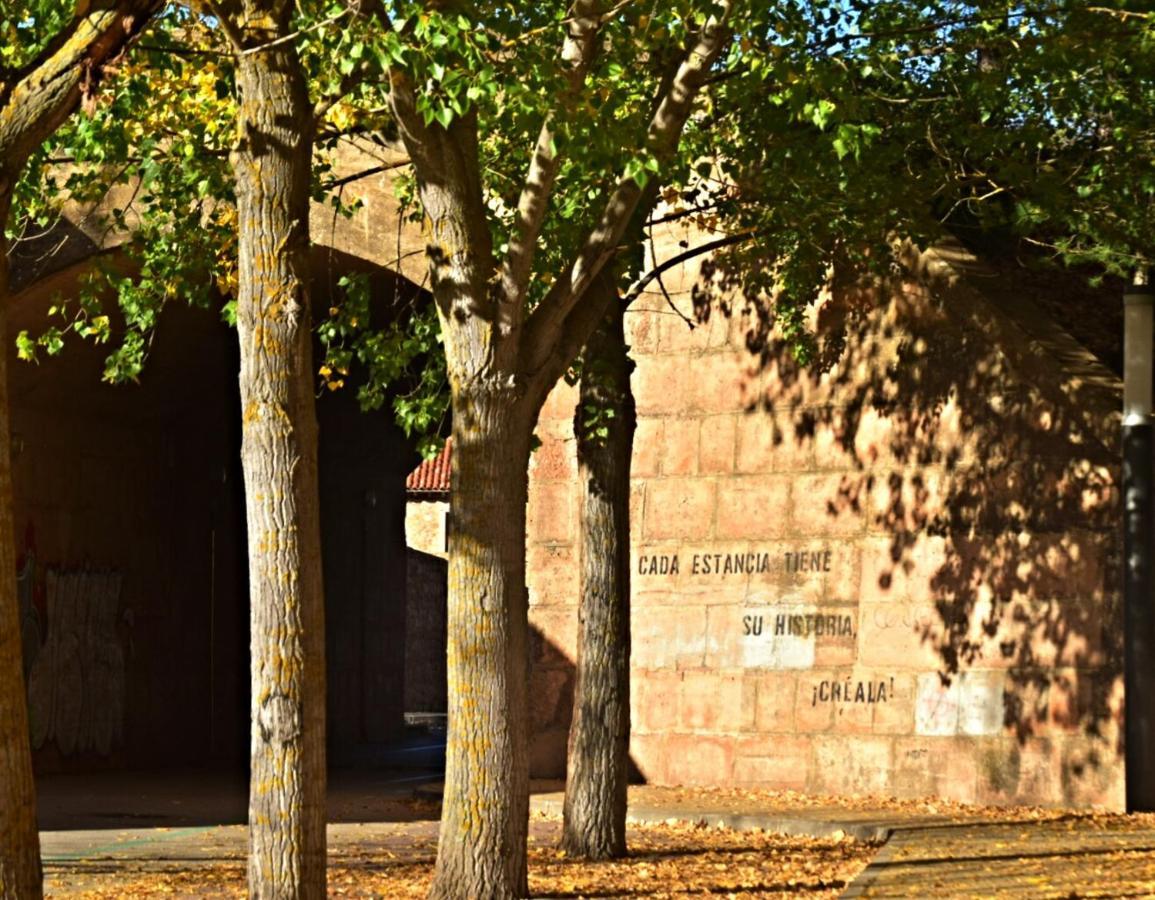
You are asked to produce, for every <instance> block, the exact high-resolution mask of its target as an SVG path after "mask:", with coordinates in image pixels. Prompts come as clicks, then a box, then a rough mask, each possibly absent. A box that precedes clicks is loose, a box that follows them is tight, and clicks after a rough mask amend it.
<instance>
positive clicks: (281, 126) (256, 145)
mask: <svg viewBox="0 0 1155 900" xmlns="http://www.w3.org/2000/svg"><path fill="white" fill-rule="evenodd" d="M290 13H291V6H290V5H287V4H281V3H261V2H259V0H251V2H246V3H245V8H244V18H243V19H242V23H241V24H242V28H243V30H244V32H245V34H246V36H247V37H248V39H249V40H251V41H252V43H253V44H254V45H262V46H263V45H267V44H270V42H272V41H275V40H276V39H277V38H279V37H283V36H284V35H286V34H288V33H289V30H290V29H289V16H290ZM250 23H251V27H249V24H250ZM237 82H238V88H239V91H240V105H239V117H240V143H239V147H238V150H237V152H236V154H235V157H234V161H233V165H234V171H235V175H236V183H237V211H238V218H239V276H240V277H239V284H240V289H239V295H238V298H237V333H238V337H239V340H240V350H241V371H240V388H241V410H242V418H243V435H244V436H243V443H242V451H241V455H242V461H243V464H244V475H245V505H246V512H247V518H248V541H249V548H248V549H249V594H250V604H251V609H250V620H251V628H252V631H251V653H252V659H251V665H252V698H251V703H252V723H251V729H252V743H251V754H252V755H251V767H250V776H249V777H250V785H249V893H250V895H251V896H253V897H270V898H287V897H294V898H307V897H323V896H325V659H324V650H325V643H324V600H323V594H322V581H321V548H320V522H319V508H318V488H317V423H316V412H315V409H314V398H313V371H312V358H311V357H312V352H311V329H310V308H309V294H308V283H309V282H308V277H309V276H308V253H309V225H308V214H309V178H310V167H311V161H312V141H311V135H312V133H313V122H312V110H311V107H310V106H309V102H308V92H307V87H306V83H305V79H304V74H303V72H302V69H301V66H300V62H299V60H298V58H297V54H296V50H295V49H294V47H293V44H292V42H290V41H286V42H281V43H278V44H276V45H275V46H273V47H270V48H267V49H261V50H251V51H250V52H248V53H245V54H243V55H240V56H239V58H238V66H237Z"/></svg>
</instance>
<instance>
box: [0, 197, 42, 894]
mask: <svg viewBox="0 0 1155 900" xmlns="http://www.w3.org/2000/svg"><path fill="white" fill-rule="evenodd" d="M9 202H10V200H9V198H8V197H5V196H0V898H3V900H27V898H38V897H40V896H41V872H40V837H39V834H38V832H37V830H36V791H35V787H34V784H33V780H32V748H31V746H30V744H29V742H28V706H27V703H26V700H25V697H26V694H25V686H24V670H23V663H22V660H23V651H22V649H21V646H20V611H19V603H18V601H17V596H16V528H15V523H14V522H13V513H12V460H11V454H10V447H11V441H10V438H11V427H10V421H9V420H10V413H9V407H8V327H7V326H8V322H7V319H8V299H9V297H8V246H7V241H5V239H4V229H3V225H4V223H6V222H7V221H8V207H9Z"/></svg>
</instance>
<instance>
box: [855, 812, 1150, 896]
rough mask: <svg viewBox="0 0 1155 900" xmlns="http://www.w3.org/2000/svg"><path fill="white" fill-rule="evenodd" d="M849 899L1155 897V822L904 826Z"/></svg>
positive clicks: (1121, 820) (1115, 819) (1117, 820)
mask: <svg viewBox="0 0 1155 900" xmlns="http://www.w3.org/2000/svg"><path fill="white" fill-rule="evenodd" d="M842 896H843V897H846V898H857V897H935V898H944V897H1021V898H1028V897H1030V898H1034V897H1055V898H1071V897H1151V896H1155V827H1152V825H1151V824H1150V823H1149V822H1148V823H1147V824H1143V823H1136V822H1133V821H1130V820H1127V819H1125V818H1123V817H1113V818H1111V819H1097V818H1087V817H1077V818H1068V819H1058V820H1054V821H1044V822H1030V823H1016V824H991V823H986V824H970V825H943V826H934V827H922V828H904V829H901V830H898V831H895V832H894V834H893V835H892V837H891V838H890V840H889V841H888V842H887V843H886V845H885V846H884V847H883V848H882V849H881V850H880V851H879V853H878V855H877V856H876V857H875V858H874V861H873V862H871V864H870V865H869V866H867V868H866V870H865V871H864V872H863V873H862V874H861V875H860V876H859V877H858V878H857V879H855V881H854V882H853V883H852V884H851V886H850V888H849V889H848V890H847V891H846V892H845V893H844V894H843V895H842Z"/></svg>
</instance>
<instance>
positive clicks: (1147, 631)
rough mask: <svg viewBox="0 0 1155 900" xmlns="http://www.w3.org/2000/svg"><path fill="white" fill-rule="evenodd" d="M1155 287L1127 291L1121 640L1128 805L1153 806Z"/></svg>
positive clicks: (1134, 808)
mask: <svg viewBox="0 0 1155 900" xmlns="http://www.w3.org/2000/svg"><path fill="white" fill-rule="evenodd" d="M1153 343H1155V290H1153V289H1152V288H1151V287H1150V286H1148V285H1135V286H1133V287H1130V288H1128V289H1127V291H1126V292H1125V293H1124V295H1123V639H1124V644H1125V648H1124V659H1123V664H1124V668H1125V672H1124V685H1125V687H1126V710H1125V739H1126V766H1127V811H1128V812H1136V811H1139V810H1155V715H1153V714H1152V708H1153V706H1155V668H1153V667H1155V609H1153V607H1152V600H1153V598H1152V593H1151V589H1152V585H1153V583H1155V582H1153V580H1152V572H1151V563H1152V538H1153V537H1155V528H1153V522H1152V519H1153V516H1155V510H1153V507H1152V480H1153V479H1152V468H1153V463H1155V461H1153V460H1152V453H1153V452H1155V446H1153V443H1152V425H1151V401H1152V396H1151V395H1152V362H1151V357H1152V344H1153Z"/></svg>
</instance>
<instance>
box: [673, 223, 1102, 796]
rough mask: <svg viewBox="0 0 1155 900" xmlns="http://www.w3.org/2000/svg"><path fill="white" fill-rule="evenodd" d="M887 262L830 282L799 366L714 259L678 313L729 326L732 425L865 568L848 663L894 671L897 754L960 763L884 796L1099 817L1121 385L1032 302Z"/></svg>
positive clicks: (980, 280)
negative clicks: (782, 462) (918, 749)
mask: <svg viewBox="0 0 1155 900" xmlns="http://www.w3.org/2000/svg"><path fill="white" fill-rule="evenodd" d="M898 260H899V265H898V266H896V267H895V270H894V271H893V272H892V273H891V275H890V276H888V277H879V276H871V277H870V278H865V277H859V276H855V275H853V274H848V273H842V272H836V273H835V276H834V277H833V278H832V280H831V283H830V286H829V288H828V290H827V292H826V293H825V294H824V296H823V297H822V298H821V299H820V300H819V301H818V302H816V303H815V304H814V305H813V307H812V309H811V310H810V324H811V326H812V328H813V329H814V332H815V335H816V346H815V353H814V358H813V360H812V362H811V363H810V365H809V366H806V367H804V366H801V365H799V364H797V363H795V362H794V361H793V356H792V354H791V352H790V347H789V346H787V344H786V343H785V342H784V341H783V340H782V339H781V337H780V335H779V333H778V330H777V329H776V327H775V324H776V323H775V311H774V305H773V302H772V301H769V300H767V298H765V297H752V296H746V295H744V294H743V293H742V289H741V284H742V281H743V279H742V277H741V273H740V271H738V270H737V269H736V268H735V269H733V270H730V269H728V267H727V263H726V261H725V260H724V259H718V260H714V261H711V262H710V263H709V264H707V265H706V266H704V267H703V270H702V274H701V276H700V277H699V280H698V282H697V284H696V285H695V287H694V290H693V298H694V308H695V315H696V318H697V320H698V322H699V323H701V322H704V321H707V320H708V319H709V317H710V316H711V315H715V314H720V315H723V316H726V317H728V319H729V340H730V342H731V344H738V345H740V346H741V347H743V348H744V351H745V353H746V359H747V363H746V367H745V372H744V374H743V384H742V396H743V406H744V413H745V414H746V415H747V416H751V417H753V416H762V417H764V418H765V421H766V423H767V428H766V431H767V432H768V433H769V434H770V440H771V441H772V443H773V444H774V452H775V453H778V452H779V451H782V452H783V453H784V454H787V455H788V456H793V457H794V458H797V457H799V455H800V451H802V450H805V451H806V452H807V453H808V454H809V456H808V457H807V458H808V459H809V460H810V462H809V463H808V468H809V469H810V473H811V474H812V473H813V472H815V471H817V472H821V473H824V474H823V476H822V477H821V478H820V479H818V480H817V481H815V480H814V479H813V478H811V479H810V480H809V481H808V482H807V484H808V485H813V484H818V485H820V486H824V488H823V493H822V496H821V497H818V498H815V497H812V498H808V500H807V502H808V503H809V504H810V505H811V506H812V507H814V508H819V507H817V506H816V504H818V503H821V507H820V513H821V517H822V518H824V520H825V521H824V524H823V531H822V533H823V534H824V536H831V537H837V538H838V539H839V540H843V541H847V542H852V543H855V544H857V545H858V546H859V547H860V548H861V580H860V586H859V597H858V604H859V624H858V629H859V631H858V649H857V653H858V658H857V660H856V664H858V665H865V666H867V667H871V666H874V667H878V666H893V667H895V668H896V669H906V670H908V672H909V673H910V674H911V675H912V676H913V677H912V681H911V689H912V690H913V691H915V692H916V695H917V696H916V697H915V698H914V702H913V704H912V705H913V709H912V716H911V720H910V722H909V729H908V730H907V731H905V732H903V734H904V735H905V736H907V737H914V736H921V737H924V738H944V739H949V740H950V742H949V743H944V744H942V745H940V746H941V747H943V748H947V747H950V748H953V749H952V750H951V751H950V752H952V753H954V752H955V751H959V752H961V753H962V754H965V755H966V756H968V757H969V758H970V759H971V760H973V763H971V764H970V765H971V769H970V770H969V774H966V775H965V776H964V779H963V780H965V781H967V782H968V783H967V784H965V785H960V784H959V783H954V784H950V783H948V781H949V779H950V778H952V777H956V776H957V773H958V772H960V771H961V772H964V773H967V771H968V770H967V765H966V764H956V765H954V766H951V767H945V768H949V769H950V770H951V772H950V773H946V774H944V773H943V772H938V771H935V770H934V768H933V767H932V766H928V765H927V764H926V763H923V764H922V766H921V768H920V767H918V766H909V765H908V763H909V762H910V760H906V759H901V758H899V754H898V752H897V751H896V758H895V760H894V763H893V766H894V771H893V772H892V773H891V780H890V784H891V787H892V788H893V790H894V791H895V792H899V793H908V794H919V793H948V794H954V795H956V796H957V797H958V799H965V800H972V801H973V800H978V801H980V802H1015V801H1024V800H1027V801H1031V802H1044V803H1075V804H1081V803H1107V804H1117V803H1119V802H1120V801H1121V787H1122V783H1121V775H1122V763H1121V750H1122V748H1121V740H1122V735H1121V729H1120V718H1119V716H1120V706H1121V666H1122V646H1121V634H1120V596H1119V588H1118V584H1119V581H1120V577H1119V572H1120V545H1119V544H1120V535H1119V533H1118V529H1117V525H1116V523H1117V519H1118V512H1117V509H1118V485H1117V479H1118V477H1119V466H1118V463H1117V460H1118V443H1117V434H1118V425H1119V422H1118V416H1117V413H1116V410H1117V409H1118V405H1119V391H1120V386H1119V383H1118V380H1117V378H1115V377H1114V376H1113V375H1112V373H1110V372H1109V371H1108V370H1107V369H1105V368H1104V367H1103V366H1102V365H1100V364H1099V363H1098V362H1097V361H1096V360H1095V358H1094V357H1092V356H1091V354H1089V353H1088V352H1086V351H1085V350H1082V348H1080V347H1079V345H1078V344H1077V343H1076V342H1075V341H1074V339H1073V338H1071V337H1070V336H1069V335H1068V334H1066V333H1065V332H1063V331H1061V329H1059V327H1058V326H1057V325H1055V324H1054V321H1053V319H1052V318H1051V317H1050V316H1049V315H1047V314H1045V313H1043V312H1041V311H1040V309H1039V306H1038V305H1036V304H1035V303H1034V302H1032V300H1031V299H1030V297H1029V296H1026V295H1024V294H1019V295H1017V296H1009V297H1008V296H1007V295H1006V292H1003V293H1002V294H998V293H995V292H989V291H987V290H984V279H986V280H987V283H986V287H988V288H989V287H990V286H991V285H992V282H991V281H990V280H989V279H991V278H994V277H996V276H995V275H994V274H992V271H991V270H990V269H989V268H987V267H986V266H984V264H983V263H982V262H981V261H980V260H978V259H976V258H975V257H974V256H973V255H971V254H970V253H968V252H967V251H965V250H963V249H962V248H961V247H958V246H952V245H944V246H940V247H938V248H935V249H933V250H931V251H927V252H921V251H919V250H918V249H917V248H915V247H913V246H911V245H906V246H904V247H903V248H902V249H901V251H900V253H899V256H898ZM988 295H993V296H996V297H997V298H998V299H997V303H995V302H992V301H991V299H989V296H988ZM798 493H799V492H798V490H796V492H795V494H794V497H793V500H792V502H793V504H794V505H795V508H796V507H797V504H798V503H799V502H801V501H800V500H799V497H798ZM792 514H793V512H792ZM813 518H814V516H811V521H813ZM964 745H965V749H964ZM922 755H923V756H924V757H925V756H926V754H925V753H923V754H922Z"/></svg>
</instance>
